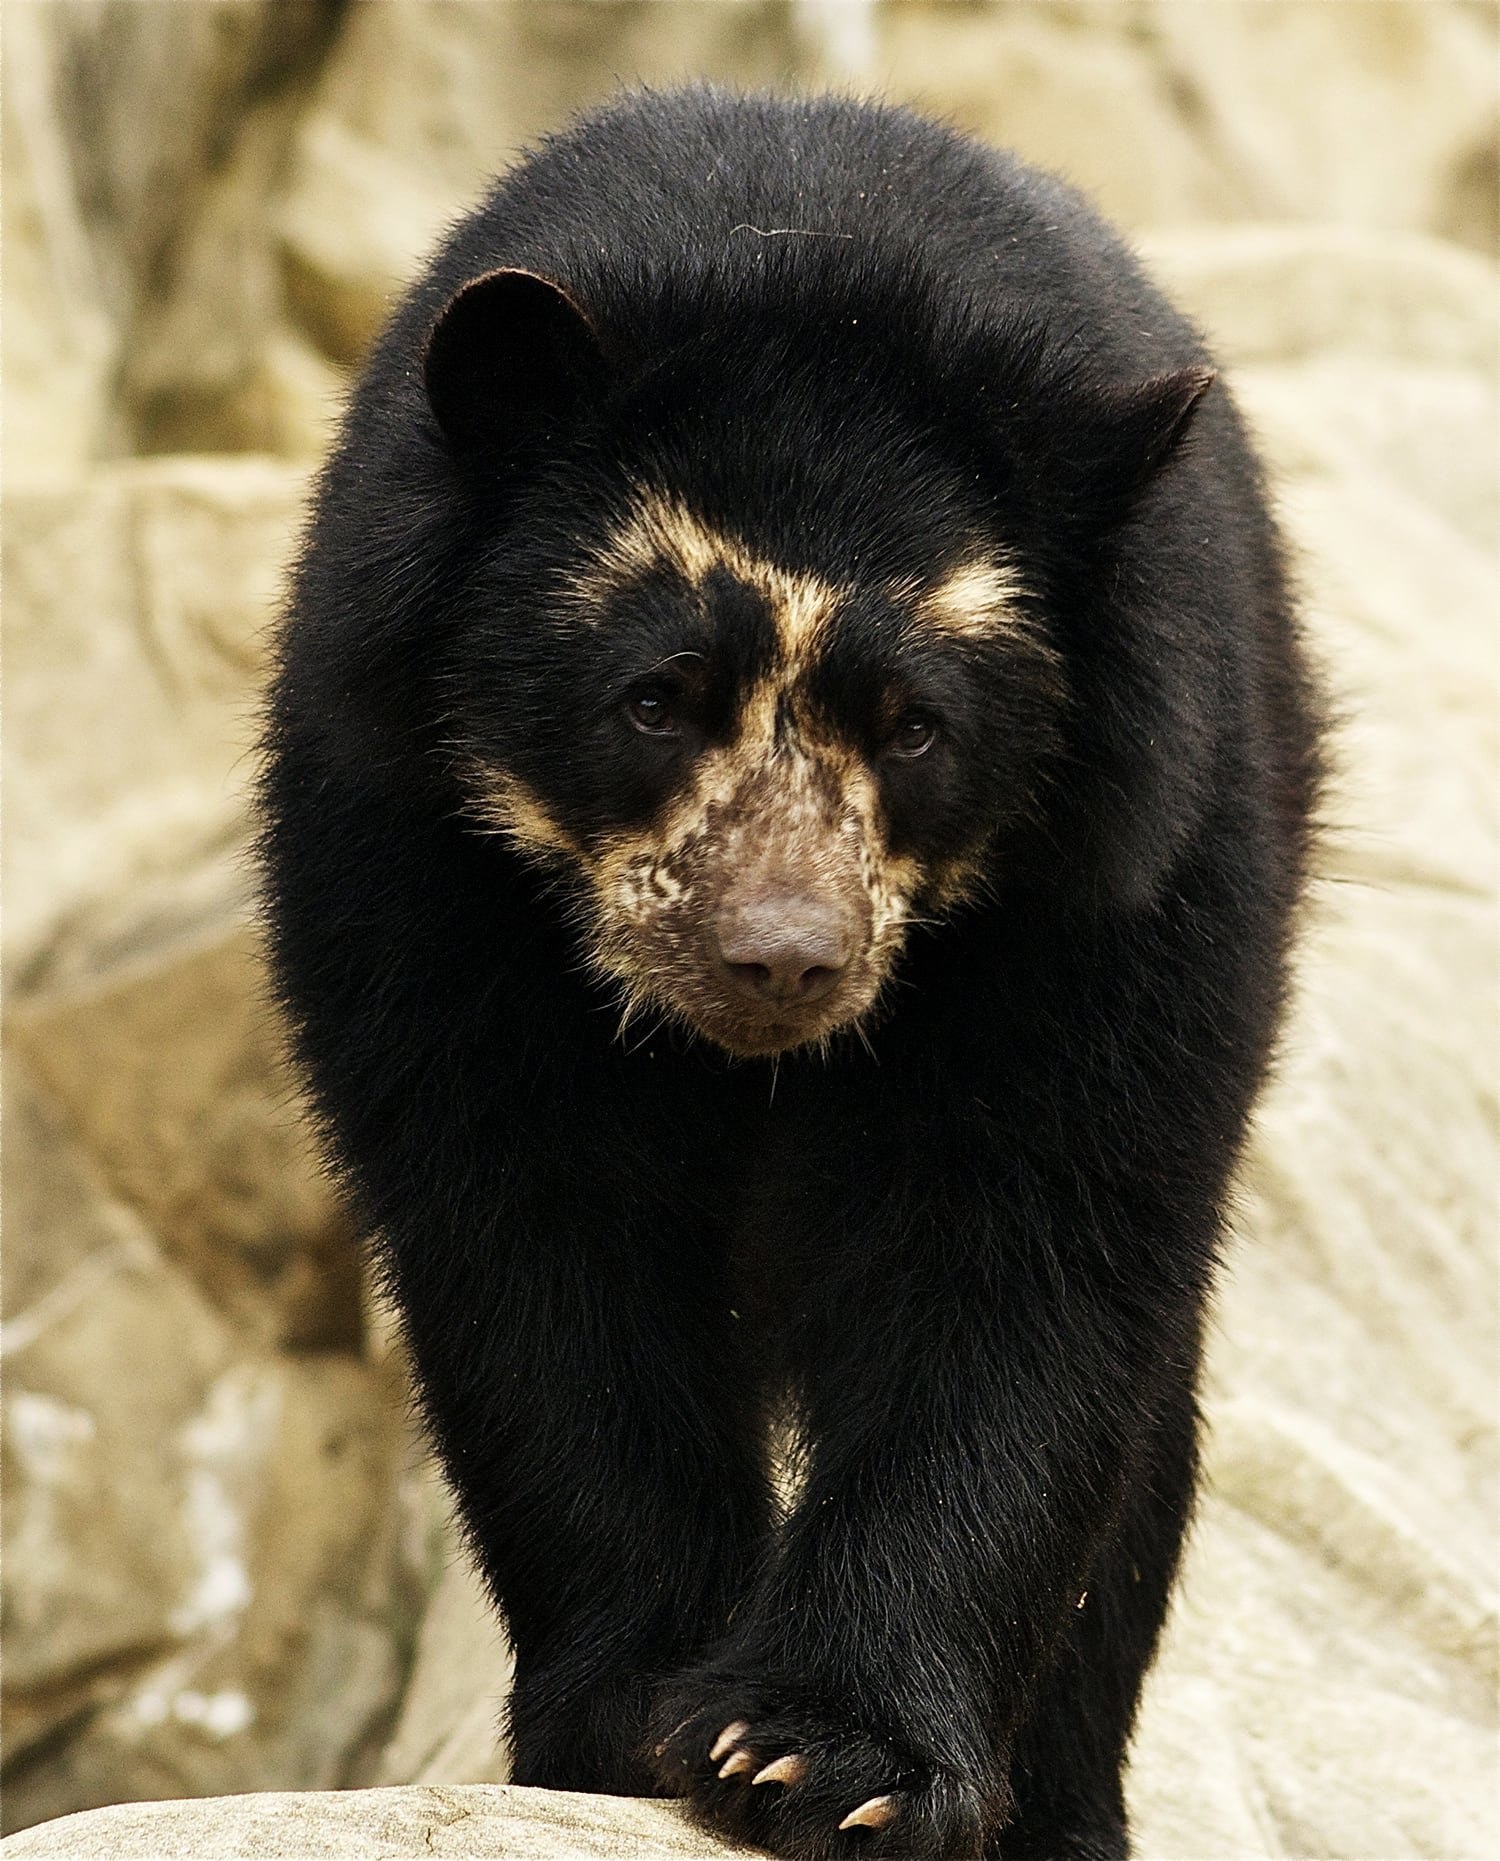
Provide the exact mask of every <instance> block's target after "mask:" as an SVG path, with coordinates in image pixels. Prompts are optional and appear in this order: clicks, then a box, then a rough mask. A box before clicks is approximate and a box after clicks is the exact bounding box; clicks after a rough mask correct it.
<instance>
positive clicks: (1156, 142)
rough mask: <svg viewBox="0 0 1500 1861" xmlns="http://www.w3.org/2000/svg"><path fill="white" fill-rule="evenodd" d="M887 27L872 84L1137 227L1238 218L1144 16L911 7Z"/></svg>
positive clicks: (1060, 8)
mask: <svg viewBox="0 0 1500 1861" xmlns="http://www.w3.org/2000/svg"><path fill="white" fill-rule="evenodd" d="M877 19H878V26H877V49H876V55H875V63H874V68H873V69H872V70H871V71H870V72H868V73H867V74H866V76H865V81H866V83H867V84H869V85H870V86H871V87H874V88H880V89H886V90H888V91H889V92H890V94H891V95H893V96H894V97H896V98H898V99H900V100H901V101H903V102H911V103H914V104H916V105H918V106H919V107H921V108H923V109H926V110H929V111H936V112H938V113H941V114H951V115H952V116H953V117H954V118H955V119H956V120H957V122H958V123H959V125H960V127H962V128H964V129H968V130H972V131H974V132H975V133H976V134H979V135H982V136H984V137H986V138H987V139H988V140H990V141H992V142H995V143H998V144H999V145H1000V146H1002V147H1004V148H1011V149H1014V150H1015V151H1016V153H1017V154H1019V155H1021V156H1023V157H1024V158H1025V159H1026V160H1028V161H1032V162H1036V163H1037V164H1038V165H1039V166H1041V167H1043V168H1047V169H1051V170H1053V171H1054V172H1056V173H1059V174H1062V175H1064V176H1065V177H1066V178H1067V179H1068V180H1070V181H1073V182H1075V183H1076V184H1077V185H1078V186H1080V187H1083V188H1085V189H1086V190H1087V191H1088V192H1089V193H1090V194H1091V195H1092V196H1093V198H1094V199H1095V200H1097V201H1098V203H1099V205H1100V206H1101V207H1102V208H1103V210H1104V211H1105V212H1106V213H1108V214H1109V215H1110V216H1111V217H1113V218H1115V219H1117V220H1119V221H1120V222H1121V223H1123V224H1124V225H1126V226H1141V225H1149V224H1152V223H1155V222H1158V221H1166V222H1174V221H1179V220H1200V219H1224V218H1228V217H1229V216H1230V215H1231V214H1232V212H1233V211H1234V208H1235V205H1236V200H1235V188H1234V185H1233V181H1232V178H1231V177H1229V176H1227V175H1225V174H1224V173H1223V171H1222V169H1221V166H1220V164H1219V163H1218V162H1217V161H1216V160H1215V157H1214V152H1213V151H1212V150H1211V149H1209V148H1206V147H1205V146H1204V144H1203V142H1202V139H1201V138H1200V137H1198V136H1197V135H1195V133H1194V130H1193V126H1192V125H1191V124H1190V123H1188V122H1186V121H1185V120H1184V119H1183V117H1182V116H1181V114H1180V113H1179V112H1178V111H1177V110H1176V108H1175V107H1174V105H1173V103H1172V100H1171V98H1170V96H1169V94H1168V93H1167V91H1166V88H1165V86H1164V85H1163V82H1162V73H1161V70H1160V65H1159V62H1158V61H1156V60H1154V59H1153V57H1152V55H1151V50H1150V46H1149V42H1147V41H1146V40H1145V38H1144V29H1143V28H1142V27H1141V26H1140V25H1139V23H1138V10H1137V9H1135V8H1133V7H1127V6H1107V7H1104V8H1091V7H1080V6H1072V5H1048V6H1016V7H1006V6H994V5H991V6H977V7H976V6H952V7H949V6H932V5H929V4H926V0H898V4H896V5H894V6H891V7H889V8H883V9H881V11H880V13H879V14H878V15H877Z"/></svg>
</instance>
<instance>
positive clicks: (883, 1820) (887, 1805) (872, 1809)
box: [839, 1796, 896, 1829]
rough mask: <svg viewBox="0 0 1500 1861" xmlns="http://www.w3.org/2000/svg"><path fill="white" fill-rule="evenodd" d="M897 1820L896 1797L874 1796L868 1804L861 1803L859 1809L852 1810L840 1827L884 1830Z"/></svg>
mask: <svg viewBox="0 0 1500 1861" xmlns="http://www.w3.org/2000/svg"><path fill="white" fill-rule="evenodd" d="M895 1819H896V1799H895V1797H894V1796H872V1797H871V1798H870V1799H869V1801H868V1802H865V1803H861V1804H860V1806H859V1808H858V1809H851V1810H850V1811H849V1814H848V1815H847V1816H845V1818H844V1820H843V1821H842V1822H841V1823H840V1824H839V1827H840V1828H841V1829H883V1828H885V1827H886V1825H887V1824H888V1823H891V1822H894V1821H895Z"/></svg>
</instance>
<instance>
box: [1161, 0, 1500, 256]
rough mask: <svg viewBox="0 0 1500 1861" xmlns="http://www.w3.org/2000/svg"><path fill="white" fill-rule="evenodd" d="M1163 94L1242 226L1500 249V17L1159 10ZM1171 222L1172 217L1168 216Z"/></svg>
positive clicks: (1366, 8)
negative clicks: (1478, 182) (1310, 228)
mask: <svg viewBox="0 0 1500 1861" xmlns="http://www.w3.org/2000/svg"><path fill="white" fill-rule="evenodd" d="M1140 18H1141V24H1142V27H1143V28H1144V30H1145V32H1146V33H1148V34H1149V36H1150V39H1151V41H1152V43H1153V61H1154V62H1155V63H1156V65H1157V68H1158V70H1159V71H1160V75H1161V79H1162V83H1163V93H1164V95H1165V96H1168V97H1170V98H1171V99H1172V100H1173V102H1174V104H1175V105H1176V108H1177V110H1178V111H1179V113H1180V115H1181V118H1182V120H1183V121H1184V122H1186V123H1188V124H1190V125H1191V127H1192V129H1193V131H1194V134H1195V137H1196V139H1197V140H1198V141H1199V143H1200V144H1201V146H1203V147H1204V148H1205V149H1206V150H1207V151H1208V152H1209V153H1210V154H1211V156H1212V157H1213V158H1215V159H1216V161H1217V163H1218V165H1219V167H1220V169H1221V170H1222V172H1224V173H1225V174H1226V175H1228V176H1231V177H1232V178H1233V182H1234V211H1235V215H1236V217H1243V218H1247V219H1269V220H1280V219H1292V218H1296V219H1306V220H1320V221H1332V222H1337V223H1338V224H1340V225H1344V226H1350V227H1356V226H1358V227H1366V228H1370V229H1375V230H1378V231H1379V232H1381V233H1382V234H1388V233H1391V232H1393V231H1396V230H1398V229H1403V228H1409V229H1411V230H1412V231H1423V232H1433V233H1443V234H1445V235H1447V236H1449V237H1455V236H1456V237H1459V238H1462V239H1465V240H1467V241H1468V242H1470V243H1472V244H1474V245H1477V246H1481V247H1483V248H1485V249H1486V250H1487V251H1488V252H1490V253H1491V254H1492V255H1493V254H1494V249H1495V248H1494V245H1493V236H1494V212H1495V209H1494V205H1493V203H1491V204H1490V207H1489V210H1488V212H1487V213H1481V212H1476V211H1475V209H1476V208H1477V206H1478V203H1477V201H1475V200H1474V199H1473V198H1472V195H1473V192H1474V191H1475V190H1473V188H1472V182H1471V180H1470V178H1469V177H1470V176H1471V175H1472V174H1473V173H1474V172H1475V170H1476V167H1482V168H1484V169H1486V170H1487V173H1488V175H1489V177H1490V180H1491V187H1492V188H1494V187H1495V186H1496V185H1497V184H1500V174H1497V169H1496V159H1497V155H1496V151H1497V137H1500V87H1497V85H1496V80H1495V72H1496V61H1497V59H1500V21H1497V16H1496V14H1495V12H1494V11H1493V9H1488V8H1477V7H1466V6H1451V5H1450V6H1441V5H1440V6H1435V7H1429V6H1422V7H1415V6H1411V5H1409V4H1406V0H1364V3H1363V4H1361V5H1359V6H1308V5H1305V4H1304V3H1303V0H1269V3H1267V0H1253V3H1252V4H1248V5H1247V4H1238V5H1228V6H1225V5H1216V6H1207V7H1204V6H1198V7H1182V6H1155V7H1152V8H1150V9H1149V10H1148V11H1146V12H1145V13H1144V14H1142V15H1141V16H1140ZM1163 217H1165V216H1163Z"/></svg>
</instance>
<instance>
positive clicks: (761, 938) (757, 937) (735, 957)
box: [715, 892, 854, 1007]
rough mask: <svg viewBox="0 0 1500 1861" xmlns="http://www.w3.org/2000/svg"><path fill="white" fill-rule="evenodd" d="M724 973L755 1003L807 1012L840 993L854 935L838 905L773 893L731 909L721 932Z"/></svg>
mask: <svg viewBox="0 0 1500 1861" xmlns="http://www.w3.org/2000/svg"><path fill="white" fill-rule="evenodd" d="M715 935H716V938H717V942H718V946H719V959H720V963H721V965H722V968H723V972H724V974H725V976H726V977H727V979H728V980H729V982H730V983H731V984H732V986H733V987H734V989H735V990H736V992H737V993H738V994H740V995H743V996H746V997H747V998H748V999H749V1000H751V1001H758V1002H765V1003H778V1004H781V1005H784V1006H797V1007H801V1006H804V1005H806V1004H809V1003H811V1002H816V1001H821V1000H822V998H823V997H824V996H825V995H830V994H832V992H833V991H834V989H835V988H837V987H838V982H839V978H840V976H842V975H843V973H844V970H845V968H846V967H847V965H848V962H849V958H850V956H851V955H852V953H853V948H854V937H853V929H852V926H851V924H850V922H849V916H848V913H847V912H846V911H844V910H843V909H842V907H841V906H839V905H838V904H836V903H834V902H832V901H830V900H825V899H822V898H816V897H808V896H805V895H803V894H800V893H786V892H772V893H765V894H762V895H761V896H759V897H756V898H751V899H747V900H745V901H744V902H743V903H739V904H735V905H731V906H729V907H727V908H726V909H725V910H724V911H722V912H721V913H720V915H719V921H718V924H717V925H716V927H715Z"/></svg>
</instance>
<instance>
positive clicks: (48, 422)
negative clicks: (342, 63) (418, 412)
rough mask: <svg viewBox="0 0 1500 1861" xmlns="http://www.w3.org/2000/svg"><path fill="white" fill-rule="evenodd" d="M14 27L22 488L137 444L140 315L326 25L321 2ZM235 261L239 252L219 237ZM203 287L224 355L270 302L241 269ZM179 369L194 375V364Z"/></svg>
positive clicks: (8, 363)
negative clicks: (120, 397)
mask: <svg viewBox="0 0 1500 1861" xmlns="http://www.w3.org/2000/svg"><path fill="white" fill-rule="evenodd" d="M4 31H5V47H4V52H5V79H6V112H5V144H6V146H5V219H6V295H7V314H6V320H5V331H4V335H5V357H4V361H5V368H4V376H5V419H6V442H7V443H6V458H5V467H6V475H7V478H13V477H15V476H16V475H17V474H20V475H21V476H29V475H30V474H32V473H34V472H36V471H38V470H43V469H55V468H58V467H64V466H74V465H77V464H79V463H81V462H83V461H84V460H86V459H88V458H91V457H97V456H99V455H101V454H102V453H106V452H111V451H115V450H118V449H120V448H121V447H123V446H125V445H127V444H128V442H129V419H128V410H127V409H122V408H121V407H120V406H119V405H118V403H117V398H116V387H117V378H118V374H119V372H120V371H121V370H122V369H123V371H124V373H125V375H126V376H127V377H128V376H129V374H130V372H131V368H132V365H133V361H134V358H135V355H136V347H135V344H134V341H133V336H134V325H135V322H136V318H137V313H138V311H139V310H140V308H141V307H142V305H143V304H145V303H146V302H147V301H148V300H149V299H150V298H151V295H152V293H153V292H154V291H160V289H161V288H162V287H163V285H164V284H165V283H169V282H170V281H171V279H172V278H173V276H174V260H175V247H176V244H177V242H178V240H179V239H180V238H181V237H182V236H183V233H184V229H189V230H190V229H191V228H192V227H193V225H194V223H195V220H196V217H197V212H198V204H199V198H200V195H201V193H202V191H203V189H204V187H205V185H206V182H207V179H208V177H210V176H212V175H213V173H214V172H215V170H216V169H217V168H218V167H219V166H220V165H221V164H222V163H223V162H224V160H225V159H226V151H228V150H230V149H232V148H233V146H234V144H235V141H236V137H237V135H238V131H239V126H240V124H241V121H242V120H243V119H244V118H245V116H246V115H247V113H249V112H250V111H251V108H252V104H254V103H255V102H256V100H263V99H265V98H266V97H267V96H268V95H272V94H274V93H276V91H277V90H278V87H284V86H285V85H286V83H287V82H288V81H289V79H290V78H291V77H292V76H293V75H294V74H295V72H296V70H297V68H298V66H299V65H300V64H302V63H304V62H306V61H307V60H309V59H311V58H313V57H315V55H316V51H317V47H318V44H319V38H320V34H321V31H322V25H321V12H320V8H319V7H318V6H317V4H316V0H225V3H224V4H219V5H215V6H210V7H194V6H178V7H159V6H136V5H133V4H131V3H130V0H99V3H98V4H93V5H87V6H80V5H62V4H57V5H48V6H33V5H22V6H14V7H7V8H6V9H5V26H4ZM260 243H261V245H262V247H264V244H265V241H264V237H263V236H262V238H261V241H260ZM219 256H220V258H221V259H225V258H230V259H232V258H234V257H236V256H238V255H237V254H230V253H226V252H225V250H224V249H223V246H222V243H221V247H220V254H219ZM262 269H264V267H262ZM203 282H204V284H205V285H206V286H207V291H206V296H205V297H204V300H203V302H202V306H201V310H200V317H199V322H198V325H197V333H198V334H199V335H201V336H204V337H209V338H211V340H210V341H209V342H208V344H207V347H208V348H210V349H212V348H213V347H214V346H215V344H217V347H218V348H219V350H220V351H222V349H223V347H224V335H223V333H222V332H227V331H229V330H231V329H233V328H234V327H236V325H242V324H243V323H244V321H245V313H246V311H247V309H249V310H250V311H251V312H253V309H254V302H255V292H254V290H253V288H252V289H250V290H248V291H247V290H245V289H244V288H242V277H241V270H240V268H239V267H238V266H237V265H235V264H234V263H223V264H221V265H220V266H219V267H218V268H217V271H216V275H214V276H212V277H211V278H205V279H204V280H203ZM226 310H228V312H229V314H228V315H226ZM215 317H217V318H218V319H219V328H220V331H221V334H220V335H218V336H216V337H215V336H213V331H214V328H215V325H214V318H215ZM177 363H178V367H179V369H185V370H186V372H187V373H188V375H189V376H191V375H192V373H193V366H194V364H193V358H192V356H191V354H190V353H188V352H184V351H182V350H181V349H179V351H178V356H177Z"/></svg>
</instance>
